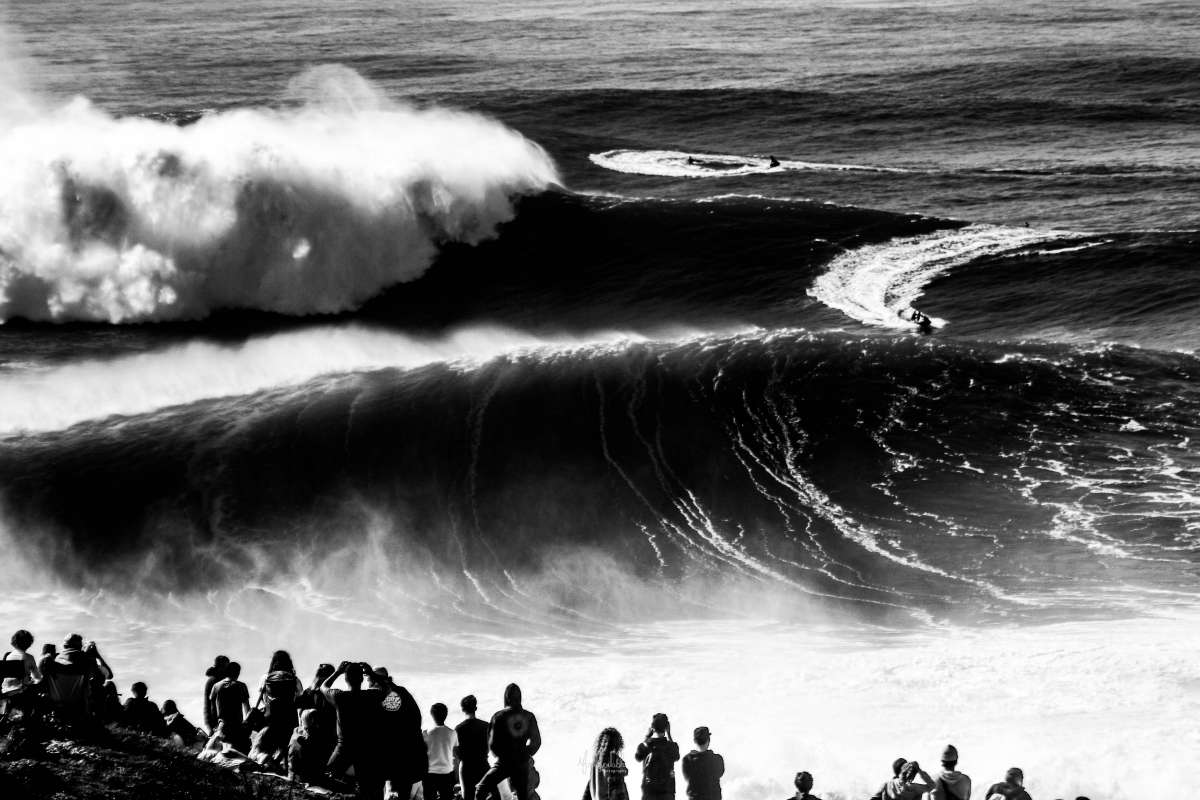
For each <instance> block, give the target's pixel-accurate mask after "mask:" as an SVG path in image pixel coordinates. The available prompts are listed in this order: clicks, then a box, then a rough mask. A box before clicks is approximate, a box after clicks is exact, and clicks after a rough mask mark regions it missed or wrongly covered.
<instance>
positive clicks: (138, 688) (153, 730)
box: [121, 681, 167, 737]
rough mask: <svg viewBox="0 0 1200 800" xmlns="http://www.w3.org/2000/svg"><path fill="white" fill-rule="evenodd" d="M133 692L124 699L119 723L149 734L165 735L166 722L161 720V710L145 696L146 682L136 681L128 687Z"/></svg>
mask: <svg viewBox="0 0 1200 800" xmlns="http://www.w3.org/2000/svg"><path fill="white" fill-rule="evenodd" d="M129 691H130V692H131V693H132V694H133V697H130V698H129V699H128V700H126V701H125V708H124V711H123V713H122V714H121V724H122V725H124V726H125V727H126V728H129V729H131V730H135V731H140V732H142V733H148V734H150V735H151V736H163V737H165V736H166V735H167V723H166V722H164V721H163V716H162V711H160V710H159V708H158V704H157V703H155V702H154V701H153V700H149V699H147V697H146V684H144V683H142V682H141V681H138V682H136V683H134V684H133V685H132V686H130V687H129Z"/></svg>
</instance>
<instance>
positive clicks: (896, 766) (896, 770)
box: [870, 756, 908, 800]
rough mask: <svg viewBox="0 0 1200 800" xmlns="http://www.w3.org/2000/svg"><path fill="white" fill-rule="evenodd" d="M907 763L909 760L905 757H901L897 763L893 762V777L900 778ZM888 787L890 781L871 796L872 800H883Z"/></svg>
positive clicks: (884, 783) (885, 782)
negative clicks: (901, 771)
mask: <svg viewBox="0 0 1200 800" xmlns="http://www.w3.org/2000/svg"><path fill="white" fill-rule="evenodd" d="M907 763H908V759H907V758H905V757H904V756H900V757H899V758H897V759H896V760H895V761H893V762H892V777H893V778H899V777H900V770H902V769H904V765H905V764H907ZM887 787H888V781H884V782H883V784H882V785H881V786H880V787H879V789H877V790H876V792H875V794H873V795H871V797H870V800H883V795H884V793H885V792H886V791H887Z"/></svg>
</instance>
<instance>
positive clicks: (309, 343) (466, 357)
mask: <svg viewBox="0 0 1200 800" xmlns="http://www.w3.org/2000/svg"><path fill="white" fill-rule="evenodd" d="M733 332H734V331H733V330H730V331H728V332H727V333H733ZM712 335H719V334H718V333H716V332H704V333H701V332H697V331H691V330H679V331H672V332H667V333H662V334H659V335H658V336H656V337H655V338H654V339H653V340H652V339H650V338H649V337H647V336H644V335H642V334H638V333H631V332H608V333H597V334H593V335H589V336H587V337H570V336H559V337H538V336H533V335H531V334H525V333H519V332H516V331H511V330H508V329H504V328H497V327H476V328H469V329H463V330H460V331H457V332H455V333H453V334H450V335H448V336H445V337H442V338H436V339H421V338H417V337H413V336H406V335H402V334H398V333H392V332H387V331H380V330H372V329H369V328H364V327H361V326H355V325H350V326H339V327H323V328H313V329H309V330H304V331H299V332H291V333H282V334H275V335H271V336H265V337H262V338H258V339H251V340H250V341H248V342H246V343H245V344H242V345H238V346H236V347H226V346H220V345H215V344H210V343H207V342H191V343H188V344H186V345H182V346H179V347H172V348H167V349H164V350H158V351H154V352H150V353H140V354H138V355H133V356H123V357H120V358H116V359H111V360H99V359H97V360H90V361H83V362H77V363H72V364H67V365H64V366H60V367H54V368H50V369H41V370H31V371H25V372H18V373H15V374H9V375H6V376H5V377H4V378H3V380H0V436H4V435H8V436H11V435H14V434H21V433H35V432H44V431H52V430H60V429H64V428H68V427H70V426H72V425H75V424H78V423H80V422H84V421H87V420H96V419H103V418H105V417H110V416H131V415H137V414H147V413H150V412H153V411H156V410H159V409H163V408H168V407H172V406H180V405H186V404H189V403H194V402H197V401H200V400H206V399H213V398H219V397H235V396H242V395H249V394H254V393H256V392H261V391H264V390H267V389H272V388H276V387H288V386H298V385H300V384H303V383H306V382H308V381H311V380H313V379H315V378H318V377H320V376H322V375H330V374H346V373H355V372H367V371H371V370H378V369H389V368H391V369H415V368H418V367H422V366H427V365H429V364H434V363H458V364H463V365H466V366H473V365H479V364H482V363H485V362H487V361H489V360H491V359H493V358H497V357H500V356H505V355H514V354H521V353H529V352H542V353H546V354H548V355H553V354H562V353H565V352H571V351H574V350H580V349H588V350H595V349H602V348H610V347H626V346H628V345H629V344H631V343H634V342H646V341H662V342H683V341H689V340H693V339H696V338H703V337H705V336H712Z"/></svg>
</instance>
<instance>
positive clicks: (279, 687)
mask: <svg viewBox="0 0 1200 800" xmlns="http://www.w3.org/2000/svg"><path fill="white" fill-rule="evenodd" d="M303 692H304V684H303V683H301V682H300V679H299V678H298V677H296V669H295V667H293V666H292V657H291V656H290V655H288V653H287V651H286V650H276V651H275V654H274V655H273V656H271V664H270V666H269V667H268V668H267V674H265V675H263V678H262V681H260V682H259V685H258V699H259V701H260V702H261V703H262V704H263V706H264V714H265V717H266V721H267V725H266V728H264V729H263V730H264V731H266V733H265V734H264V735H263V736H261V737H260V738H259V741H258V749H259V750H260V751H261V752H262V754H263V755H264V756H266V758H267V759H268V760H269V761H271V762H280V763H282V761H283V760H284V757H285V756H286V755H287V749H288V746H289V743H290V742H291V739H292V733H293V731H295V730H296V709H297V702H298V700H299V699H300V696H301V694H302V693H303ZM255 760H258V759H255ZM259 763H262V761H259Z"/></svg>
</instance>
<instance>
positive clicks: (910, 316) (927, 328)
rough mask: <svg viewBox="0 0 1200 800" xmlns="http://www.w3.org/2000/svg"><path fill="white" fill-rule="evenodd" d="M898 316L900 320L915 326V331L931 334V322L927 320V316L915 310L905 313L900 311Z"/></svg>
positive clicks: (902, 310)
mask: <svg viewBox="0 0 1200 800" xmlns="http://www.w3.org/2000/svg"><path fill="white" fill-rule="evenodd" d="M899 315H900V319H904V320H908V321H909V322H911V323H913V324H914V325H916V326H917V330H919V331H920V332H921V333H927V334H928V333H933V320H931V319H930V318H929V315H927V314H925V313H923V312H921V311H918V310H917V309H915V308H912V309H908V310H907V311H906V310H904V309H901V310H900V312H899Z"/></svg>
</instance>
